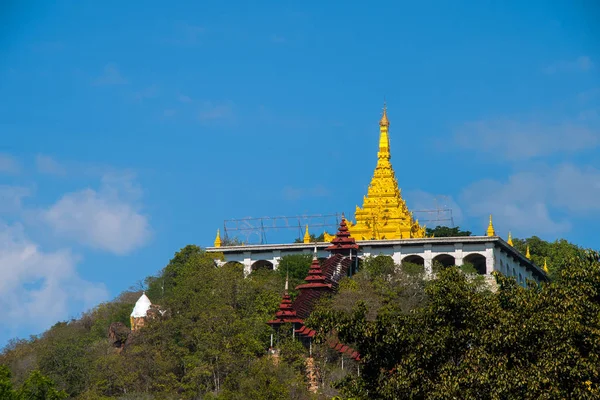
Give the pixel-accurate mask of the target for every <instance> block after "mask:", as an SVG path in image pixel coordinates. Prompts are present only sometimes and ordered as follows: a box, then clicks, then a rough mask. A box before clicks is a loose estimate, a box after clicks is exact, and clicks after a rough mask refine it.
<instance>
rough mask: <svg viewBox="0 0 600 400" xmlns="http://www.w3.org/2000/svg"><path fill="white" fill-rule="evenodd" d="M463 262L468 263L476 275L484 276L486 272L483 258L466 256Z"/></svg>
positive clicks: (479, 255)
mask: <svg viewBox="0 0 600 400" xmlns="http://www.w3.org/2000/svg"><path fill="white" fill-rule="evenodd" d="M463 261H464V262H465V263H469V264H471V265H472V266H473V268H475V270H476V271H477V273H478V274H479V275H485V271H486V259H485V256H482V255H481V254H476V253H473V254H469V255H468V256H466V257H465V258H463Z"/></svg>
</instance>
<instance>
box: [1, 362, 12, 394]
mask: <svg viewBox="0 0 600 400" xmlns="http://www.w3.org/2000/svg"><path fill="white" fill-rule="evenodd" d="M10 378H11V373H10V369H8V367H7V366H6V365H0V399H4V400H13V399H14V398H15V392H14V391H13V386H12V382H11V380H10Z"/></svg>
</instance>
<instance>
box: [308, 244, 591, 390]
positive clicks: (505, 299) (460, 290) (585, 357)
mask: <svg viewBox="0 0 600 400" xmlns="http://www.w3.org/2000/svg"><path fill="white" fill-rule="evenodd" d="M497 279H498V290H497V291H496V292H490V291H487V290H481V286H480V285H479V284H478V283H477V282H474V281H472V280H471V279H469V277H468V275H466V274H464V273H463V272H461V271H460V270H459V269H458V268H455V267H450V268H445V269H442V270H441V271H440V272H439V273H438V278H437V279H433V280H431V281H429V282H428V283H427V285H426V287H425V293H426V295H427V302H426V303H424V305H422V306H420V307H418V308H416V309H414V310H413V311H412V312H410V313H406V312H402V310H398V309H396V308H393V307H383V308H382V309H381V310H380V312H379V313H378V315H377V318H376V319H375V320H374V321H373V320H370V319H369V318H367V317H366V316H367V311H366V307H365V305H364V304H361V303H359V304H358V305H357V307H356V308H355V309H354V311H353V312H351V313H348V312H338V311H335V310H319V311H318V312H317V313H314V314H313V316H311V323H312V324H313V325H312V326H319V330H320V335H319V337H320V338H321V340H323V338H324V337H325V336H324V335H325V333H327V332H331V331H333V330H335V331H336V332H337V334H338V336H339V338H340V339H341V340H342V341H343V342H344V343H348V344H353V345H354V346H356V348H357V349H358V350H359V351H360V353H361V357H362V360H363V362H362V366H361V373H360V376H357V375H356V374H354V375H348V376H347V377H346V378H344V380H342V381H341V382H340V383H339V387H340V389H341V390H342V393H343V394H344V395H345V396H346V397H347V398H349V397H353V398H361V399H366V398H369V399H389V398H423V399H429V398H431V399H450V398H461V399H494V398H522V399H538V398H581V399H592V398H598V396H599V395H600V391H599V390H600V386H599V385H600V329H599V328H600V321H598V318H597V316H598V315H599V312H600V298H599V297H598V295H597V293H598V287H600V262H599V256H598V254H597V253H587V254H586V257H585V258H584V259H580V258H576V259H573V260H572V263H571V265H570V267H569V268H564V269H562V270H561V272H560V274H559V276H558V277H557V280H556V281H555V282H552V283H544V284H542V285H539V286H538V285H534V284H532V285H531V286H530V287H528V288H524V287H522V286H520V285H518V284H517V283H516V281H515V280H514V278H506V277H503V276H501V275H497Z"/></svg>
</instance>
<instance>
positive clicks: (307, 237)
mask: <svg viewBox="0 0 600 400" xmlns="http://www.w3.org/2000/svg"><path fill="white" fill-rule="evenodd" d="M304 243H310V235H309V233H308V224H307V225H306V230H305V231H304Z"/></svg>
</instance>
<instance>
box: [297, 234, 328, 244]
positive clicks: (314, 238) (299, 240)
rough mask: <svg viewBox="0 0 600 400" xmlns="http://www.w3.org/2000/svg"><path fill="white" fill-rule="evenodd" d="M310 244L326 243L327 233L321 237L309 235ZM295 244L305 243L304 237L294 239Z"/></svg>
mask: <svg viewBox="0 0 600 400" xmlns="http://www.w3.org/2000/svg"><path fill="white" fill-rule="evenodd" d="M309 236H310V242H311V243H315V242H324V241H325V233H321V234H320V235H319V236H315V235H313V234H312V233H309ZM294 243H304V237H301V238H296V239H294Z"/></svg>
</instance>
